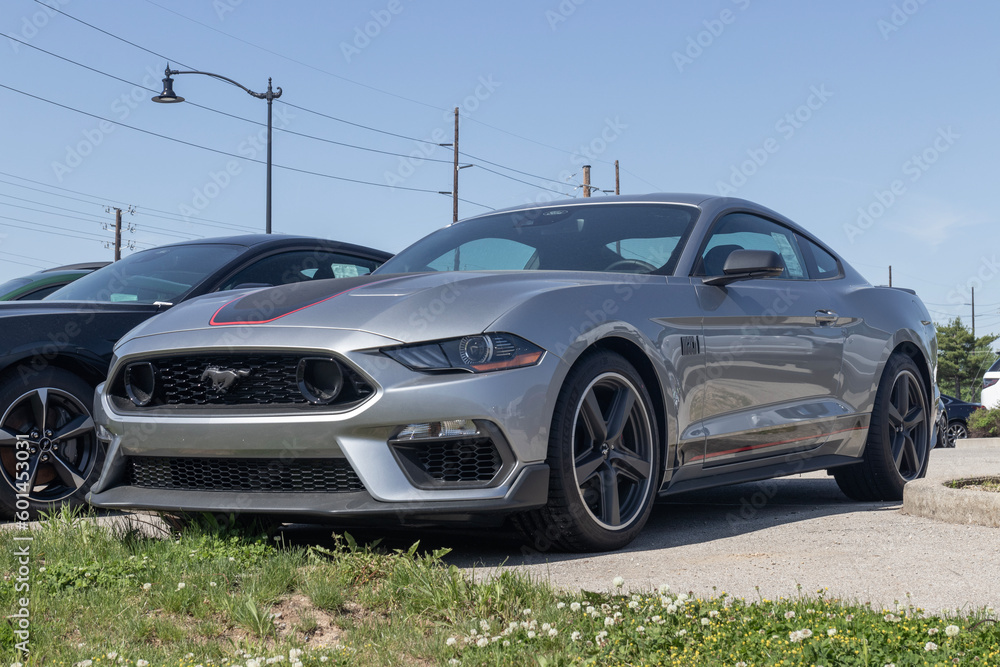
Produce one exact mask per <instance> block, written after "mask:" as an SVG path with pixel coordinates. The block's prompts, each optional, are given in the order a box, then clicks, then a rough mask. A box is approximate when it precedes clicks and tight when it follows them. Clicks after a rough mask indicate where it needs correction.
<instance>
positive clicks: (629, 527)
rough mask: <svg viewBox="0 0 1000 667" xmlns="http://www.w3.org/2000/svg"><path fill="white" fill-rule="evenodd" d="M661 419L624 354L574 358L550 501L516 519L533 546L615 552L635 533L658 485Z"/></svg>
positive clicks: (560, 405)
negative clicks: (623, 356) (658, 433)
mask: <svg viewBox="0 0 1000 667" xmlns="http://www.w3.org/2000/svg"><path fill="white" fill-rule="evenodd" d="M656 424H657V422H656V417H655V415H654V413H653V402H652V400H651V399H650V397H649V392H648V391H647V390H646V387H645V385H644V384H643V381H642V378H641V377H640V376H639V374H638V373H637V372H636V370H635V368H633V367H632V366H631V364H629V363H628V362H627V361H626V360H625V359H624V358H622V357H621V356H620V355H618V354H615V353H613V352H597V353H593V354H591V355H589V356H587V357H584V358H583V359H582V360H581V361H580V362H579V363H577V365H576V366H575V367H574V368H573V369H572V370H571V371H570V373H569V375H568V376H567V378H566V381H565V383H564V384H563V386H562V389H561V390H560V392H559V397H558V399H557V400H556V407H555V412H554V414H553V417H552V428H551V430H550V434H549V450H548V463H549V467H550V470H551V472H550V477H549V498H548V504H547V505H546V506H545V507H543V508H541V509H540V510H535V511H533V512H528V513H525V514H522V515H519V516H518V517H515V520H514V523H515V525H517V527H518V528H519V529H520V530H521V531H522V532H523V533H524V534H525V535H526V537H527V538H528V539H529V541H530V542H531V544H532V547H533V548H536V549H539V550H541V551H547V550H549V549H552V548H556V549H559V550H564V551H611V550H614V549H620V548H621V547H623V546H625V545H626V544H628V543H629V542H631V541H632V540H634V539H635V537H636V536H637V535H638V534H639V532H640V531H641V530H642V527H643V526H644V525H645V523H646V520H647V519H648V518H649V514H650V511H651V510H652V506H653V500H654V499H655V497H656V492H657V490H658V487H659V479H660V459H661V446H660V441H659V437H658V435H657V426H656ZM609 426H610V428H609ZM609 431H611V433H610V434H609V433H608V432H609Z"/></svg>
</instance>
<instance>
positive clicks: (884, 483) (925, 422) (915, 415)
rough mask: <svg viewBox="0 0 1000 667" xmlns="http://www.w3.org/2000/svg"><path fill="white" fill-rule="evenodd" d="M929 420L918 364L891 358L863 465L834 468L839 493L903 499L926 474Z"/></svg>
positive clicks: (859, 497) (861, 497)
mask: <svg viewBox="0 0 1000 667" xmlns="http://www.w3.org/2000/svg"><path fill="white" fill-rule="evenodd" d="M929 415H930V410H929V409H928V402H927V392H926V391H925V389H924V383H923V380H922V379H921V377H920V371H919V369H918V368H917V365H916V363H914V361H913V359H911V358H910V357H908V356H906V355H903V354H894V355H892V356H891V357H890V358H889V361H888V362H887V363H886V365H885V371H883V373H882V380H881V382H880V383H879V386H878V391H877V392H876V393H875V405H874V406H873V407H872V417H871V423H870V424H869V427H868V441H867V442H866V443H865V453H864V457H863V459H862V461H861V462H860V463H855V464H853V465H848V466H843V467H840V468H834V469H833V476H834V478H835V479H836V480H837V485H838V486H839V487H840V490H841V491H843V492H844V493H845V494H846V495H848V496H850V497H851V498H853V499H855V500H865V501H871V500H902V499H903V487H904V486H905V485H906V483H907V482H912V481H913V480H915V479H918V478H920V477H923V476H924V475H925V474H926V473H927V460H928V458H929V454H930V449H931V422H930V419H929Z"/></svg>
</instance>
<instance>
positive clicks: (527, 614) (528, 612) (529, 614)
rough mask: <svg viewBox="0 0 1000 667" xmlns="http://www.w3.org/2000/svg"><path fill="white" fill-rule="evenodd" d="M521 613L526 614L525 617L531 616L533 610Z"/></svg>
mask: <svg viewBox="0 0 1000 667" xmlns="http://www.w3.org/2000/svg"><path fill="white" fill-rule="evenodd" d="M521 613H522V614H524V615H525V616H531V610H530V609H525V610H524V611H522V612H521Z"/></svg>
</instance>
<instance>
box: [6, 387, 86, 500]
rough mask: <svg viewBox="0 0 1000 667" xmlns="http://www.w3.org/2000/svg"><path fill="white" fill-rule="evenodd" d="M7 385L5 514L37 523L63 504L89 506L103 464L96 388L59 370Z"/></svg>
mask: <svg viewBox="0 0 1000 667" xmlns="http://www.w3.org/2000/svg"><path fill="white" fill-rule="evenodd" d="M4 384H5V386H3V387H2V388H0V413H2V415H3V416H2V418H0V478H2V479H0V512H2V513H3V514H6V515H7V516H14V517H16V518H18V519H22V518H28V519H36V518H37V517H38V514H39V512H41V511H43V510H49V509H56V508H58V507H59V506H60V505H62V504H66V505H70V506H76V505H83V504H85V503H86V499H85V496H86V494H87V491H88V490H89V489H90V485H91V484H92V483H93V482H94V481H96V479H97V476H98V475H99V474H100V472H101V465H102V464H103V461H104V448H103V447H102V446H101V443H100V442H99V441H98V440H97V434H96V432H95V430H94V420H93V418H92V417H91V414H90V410H91V406H92V403H93V396H94V388H93V387H92V386H91V385H90V384H88V383H87V382H85V381H84V380H82V379H81V378H79V377H77V376H76V375H73V374H72V373H70V372H68V371H64V370H62V369H59V368H48V369H46V370H44V371H42V372H40V373H38V374H37V375H35V376H33V377H28V378H26V379H25V380H21V379H20V378H19V376H11V375H8V376H7V378H6V382H5V383H4ZM15 513H16V514H15ZM24 513H26V514H24Z"/></svg>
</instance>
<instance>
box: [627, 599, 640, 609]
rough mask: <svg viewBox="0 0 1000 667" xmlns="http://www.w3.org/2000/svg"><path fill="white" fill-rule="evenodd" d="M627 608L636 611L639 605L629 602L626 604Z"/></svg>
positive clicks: (633, 601)
mask: <svg viewBox="0 0 1000 667" xmlns="http://www.w3.org/2000/svg"><path fill="white" fill-rule="evenodd" d="M628 608H629V609H638V608H639V603H638V602H636V601H635V600H632V601H631V602H629V603H628Z"/></svg>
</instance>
